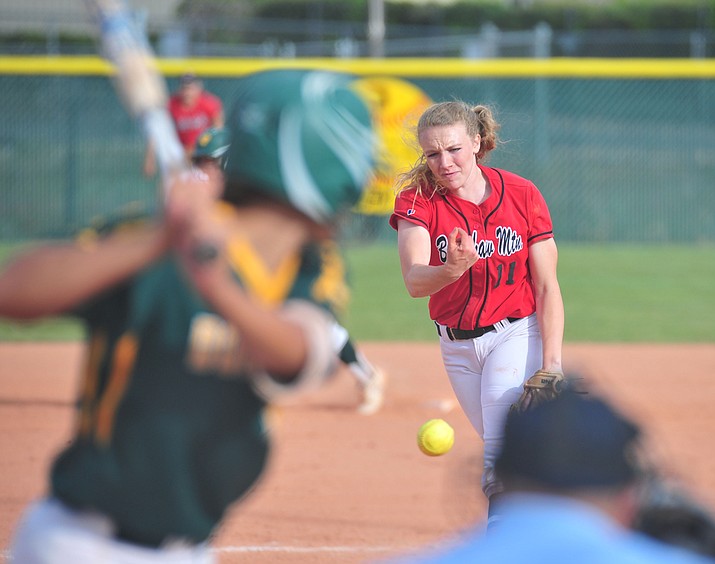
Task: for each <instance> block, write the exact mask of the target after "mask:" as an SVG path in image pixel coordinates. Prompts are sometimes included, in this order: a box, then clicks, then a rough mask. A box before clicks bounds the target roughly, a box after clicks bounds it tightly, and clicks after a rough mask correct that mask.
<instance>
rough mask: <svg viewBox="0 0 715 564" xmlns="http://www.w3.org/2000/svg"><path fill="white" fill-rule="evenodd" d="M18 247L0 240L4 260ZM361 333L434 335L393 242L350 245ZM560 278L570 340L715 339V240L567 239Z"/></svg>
mask: <svg viewBox="0 0 715 564" xmlns="http://www.w3.org/2000/svg"><path fill="white" fill-rule="evenodd" d="M9 253H10V248H9V247H8V246H4V247H0V262H2V261H3V260H4V259H5V258H7V256H8V254H9ZM346 258H347V262H348V266H349V269H350V280H351V283H352V286H353V300H352V305H351V308H350V311H349V314H348V316H347V318H346V319H345V323H346V325H347V326H348V328H349V329H350V331H351V333H352V334H353V337H354V338H355V339H356V340H358V341H359V340H369V341H431V340H433V339H434V338H435V331H434V325H433V324H432V322H431V321H430V320H429V317H428V314H427V300H426V299H413V298H410V297H409V295H408V294H407V291H406V290H405V288H404V285H403V283H402V276H401V274H400V267H399V262H398V257H397V250H396V248H395V247H394V246H392V245H390V244H375V245H369V246H349V247H348V248H347V249H346ZM559 280H560V283H561V288H562V292H563V296H564V303H565V307H566V335H565V338H566V341H569V342H584V341H592V342H663V343H666V342H681V343H684V342H701V343H702V342H715V245H700V246H625V245H609V246H596V245H565V244H564V245H561V246H560V259H559ZM81 334H82V333H81V330H80V327H79V326H78V325H77V324H76V323H74V322H72V321H70V320H63V319H53V320H49V321H43V322H41V323H31V324H22V325H21V324H17V323H10V322H7V321H5V320H0V340H2V341H8V340H72V339H78V338H80V337H81Z"/></svg>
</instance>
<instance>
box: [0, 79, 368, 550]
mask: <svg viewBox="0 0 715 564" xmlns="http://www.w3.org/2000/svg"><path fill="white" fill-rule="evenodd" d="M348 85H349V79H348V78H347V77H345V76H343V75H340V74H335V73H327V72H318V71H315V72H310V71H297V70H296V71H268V72H264V73H258V74H255V75H249V76H246V77H243V78H241V79H239V80H237V81H236V83H235V93H236V100H235V110H234V112H233V114H232V115H231V118H230V120H229V128H228V129H229V134H230V135H231V141H232V142H231V145H230V148H229V149H228V151H227V152H225V153H224V157H225V158H226V159H227V160H226V163H225V168H222V167H220V166H219V167H213V168H206V169H204V170H205V171H208V172H205V173H202V174H197V173H192V174H184V175H182V176H181V177H180V178H177V179H175V180H174V182H173V183H172V184H171V189H170V191H169V192H168V196H167V200H166V208H165V211H164V214H163V215H162V217H158V218H145V219H143V220H140V219H135V220H133V221H131V222H129V223H124V224H121V225H118V226H111V225H108V226H106V228H104V229H96V230H94V231H91V232H89V233H85V234H84V235H83V236H82V237H81V238H79V239H78V240H76V241H74V242H62V243H57V244H51V245H45V246H40V247H38V248H35V249H32V250H28V251H26V252H23V253H22V254H21V255H19V256H17V257H15V258H14V259H13V260H12V261H11V262H10V263H9V264H8V265H7V266H6V268H5V269H4V271H3V272H2V273H0V315H3V316H6V317H10V318H15V319H36V318H40V317H43V316H47V315H57V314H67V315H75V316H78V317H79V318H81V319H82V320H84V321H85V322H86V326H87V335H88V336H87V339H88V347H87V356H86V362H85V366H84V368H83V370H82V375H83V379H84V381H83V383H82V386H81V388H80V390H81V391H80V394H79V398H78V404H77V405H78V413H77V420H76V425H75V431H74V437H73V439H72V441H71V442H70V443H69V444H68V445H67V446H66V447H65V448H64V449H63V450H62V452H60V453H59V455H58V456H57V458H56V459H55V461H54V463H53V465H52V469H51V475H50V484H49V488H48V494H47V497H45V498H44V499H41V500H39V501H38V502H37V503H35V504H33V505H32V507H30V508H29V509H28V510H27V511H26V513H25V515H24V516H23V519H22V520H21V522H20V524H19V527H18V529H17V531H16V534H15V538H14V541H13V546H12V548H11V558H12V559H13V560H14V561H15V562H18V563H22V564H35V563H53V564H54V563H57V564H60V563H61V564H66V563H67V562H72V563H75V564H77V563H92V564H96V563H98V562H102V563H114V562H123V563H125V562H132V563H160V562H161V563H166V562H172V563H175V562H213V561H214V556H213V554H212V552H211V550H210V549H209V547H208V542H209V539H210V537H211V534H212V533H213V532H214V531H215V530H216V527H217V526H218V525H219V524H220V522H221V520H222V518H223V517H224V515H225V512H226V511H227V509H228V508H229V506H230V505H231V504H232V503H233V502H235V501H236V500H239V499H241V498H242V497H243V496H245V495H247V494H248V493H249V492H250V490H251V489H252V488H253V487H254V485H255V484H256V482H257V480H258V479H259V477H260V476H261V474H262V472H263V470H264V467H265V464H266V462H267V457H268V454H269V437H268V434H267V429H266V426H265V424H264V412H265V407H266V405H267V403H268V402H270V401H271V400H273V399H275V398H278V397H280V396H282V395H284V394H290V393H296V392H298V391H300V390H308V389H313V388H315V387H318V386H320V385H321V384H322V383H323V382H325V381H326V379H328V378H329V377H330V376H331V375H332V374H334V372H335V368H336V366H338V365H339V361H338V358H337V355H336V352H335V348H334V338H333V328H334V326H335V323H336V321H335V317H334V316H333V314H332V313H331V312H332V311H333V309H334V308H336V307H339V306H340V305H341V304H340V302H341V301H342V300H343V298H344V296H345V294H346V291H345V284H344V279H343V278H342V274H343V272H342V270H340V269H336V268H333V265H334V261H335V260H339V259H338V258H337V257H336V256H335V252H336V250H337V249H336V245H335V242H334V240H333V237H334V235H335V229H336V224H335V222H336V220H337V218H338V214H339V213H340V212H341V211H342V210H344V209H346V208H348V207H350V206H352V205H354V204H355V202H356V201H357V200H358V198H359V197H360V194H361V191H362V189H363V187H364V185H365V183H366V182H367V180H368V177H369V175H370V173H371V171H372V166H373V156H374V151H375V143H374V139H375V136H374V133H373V130H372V124H371V118H370V114H369V111H368V108H367V107H366V105H365V104H364V102H363V101H362V100H361V99H360V97H359V96H357V95H356V93H355V92H354V91H352V90H350V89H349V88H348ZM224 178H225V180H224ZM217 194H221V197H222V201H220V202H217V201H216V195H217Z"/></svg>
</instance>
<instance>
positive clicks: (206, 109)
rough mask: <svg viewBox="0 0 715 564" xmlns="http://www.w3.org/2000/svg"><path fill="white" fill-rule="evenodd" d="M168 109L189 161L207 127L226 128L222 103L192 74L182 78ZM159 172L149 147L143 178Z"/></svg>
mask: <svg viewBox="0 0 715 564" xmlns="http://www.w3.org/2000/svg"><path fill="white" fill-rule="evenodd" d="M168 109H169V114H170V115H171V118H172V120H173V121H174V125H175V126H176V133H177V135H178V137H179V141H180V142H181V145H182V146H183V147H184V151H186V156H187V158H189V159H190V158H191V155H192V153H193V151H194V147H195V145H196V140H197V139H198V137H199V135H200V134H201V132H202V131H204V130H205V129H207V128H208V127H223V126H224V111H223V102H222V101H221V99H220V98H219V97H218V96H215V95H214V94H212V93H210V92H208V91H206V89H205V88H204V83H203V81H202V80H201V79H200V78H199V77H197V76H196V75H195V74H193V73H186V74H184V75H182V76H181V78H180V79H179V87H178V89H177V90H176V92H174V93H173V94H172V95H171V97H170V98H169V106H168ZM156 171H157V166H156V155H155V153H154V147H152V145H151V143H148V144H147V147H146V152H145V154H144V174H145V175H146V176H148V177H153V176H154V175H155V174H156Z"/></svg>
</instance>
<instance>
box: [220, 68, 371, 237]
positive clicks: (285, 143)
mask: <svg viewBox="0 0 715 564" xmlns="http://www.w3.org/2000/svg"><path fill="white" fill-rule="evenodd" d="M352 80H353V78H352V77H349V76H348V75H343V74H339V73H335V72H327V71H317V70H316V71H311V70H269V71H264V72H258V73H255V74H251V75H248V76H245V77H243V78H241V79H239V80H238V81H237V82H236V84H235V94H236V98H235V101H234V107H233V111H232V112H231V115H230V118H229V120H228V128H229V130H230V132H231V138H232V143H231V147H230V149H229V152H228V163H227V166H226V177H227V183H226V184H227V187H226V196H227V198H229V199H230V197H231V193H233V194H240V193H241V191H242V190H243V191H245V190H251V191H254V192H259V193H264V194H266V195H269V196H272V197H274V198H276V199H278V200H282V201H284V202H287V203H288V204H290V205H291V206H292V207H294V208H296V209H297V210H299V211H300V212H302V213H304V214H305V215H307V216H308V217H310V218H312V219H313V220H315V221H317V222H319V223H326V222H329V221H330V219H331V218H332V217H334V216H335V215H336V214H337V213H338V212H339V211H341V210H342V209H344V208H346V207H348V206H351V205H353V204H355V203H356V202H357V201H358V200H359V198H360V196H361V194H362V191H363V189H364V187H365V185H366V183H367V181H368V179H369V176H370V174H371V172H372V168H373V162H374V153H375V149H376V142H377V141H376V136H375V135H374V133H373V128H372V122H371V118H370V113H369V111H368V108H367V106H366V104H365V103H364V102H363V101H362V99H361V98H360V97H359V95H358V94H357V93H356V92H355V91H353V90H352V89H351V88H350V82H351V81H352Z"/></svg>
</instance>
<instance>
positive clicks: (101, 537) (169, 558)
mask: <svg viewBox="0 0 715 564" xmlns="http://www.w3.org/2000/svg"><path fill="white" fill-rule="evenodd" d="M10 562H12V563H16V564H67V563H69V562H71V563H72V564H99V563H102V564H215V562H216V560H215V559H214V557H213V555H212V554H211V551H210V550H209V548H208V546H207V545H204V544H202V545H198V546H192V547H186V546H177V547H173V546H172V547H166V548H164V547H162V548H159V549H152V548H144V547H141V546H136V545H132V544H128V543H124V542H121V541H118V540H116V539H115V538H113V527H112V524H111V522H110V521H109V519H107V518H106V517H103V516H101V515H96V514H92V513H83V512H77V511H73V510H72V509H70V508H68V507H67V506H65V505H64V504H62V503H61V502H59V501H57V500H55V499H44V500H40V501H38V502H36V503H34V504H33V505H31V506H30V507H29V508H28V509H27V511H26V512H25V514H24V515H23V518H22V520H21V521H20V524H19V526H18V529H17V531H16V532H15V537H14V539H13V544H12V546H11V548H10Z"/></svg>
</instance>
